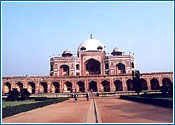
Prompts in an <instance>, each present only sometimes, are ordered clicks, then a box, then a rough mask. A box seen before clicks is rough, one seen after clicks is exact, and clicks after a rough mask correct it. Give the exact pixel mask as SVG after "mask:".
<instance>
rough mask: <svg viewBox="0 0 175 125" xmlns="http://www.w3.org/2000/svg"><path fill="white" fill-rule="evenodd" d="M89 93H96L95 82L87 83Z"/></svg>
mask: <svg viewBox="0 0 175 125" xmlns="http://www.w3.org/2000/svg"><path fill="white" fill-rule="evenodd" d="M89 91H93V92H97V82H95V81H91V82H90V83H89Z"/></svg>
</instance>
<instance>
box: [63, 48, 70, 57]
mask: <svg viewBox="0 0 175 125" xmlns="http://www.w3.org/2000/svg"><path fill="white" fill-rule="evenodd" d="M62 56H72V53H71V51H70V50H68V49H66V50H65V51H64V52H63V54H62Z"/></svg>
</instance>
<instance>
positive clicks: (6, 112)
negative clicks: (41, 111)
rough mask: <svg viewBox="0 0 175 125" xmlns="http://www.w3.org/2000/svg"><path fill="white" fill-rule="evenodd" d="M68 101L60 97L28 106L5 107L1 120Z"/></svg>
mask: <svg viewBox="0 0 175 125" xmlns="http://www.w3.org/2000/svg"><path fill="white" fill-rule="evenodd" d="M68 99H69V98H67V97H62V98H57V99H48V100H45V101H41V102H36V103H30V104H21V105H16V106H7V107H5V108H2V118H5V117H9V116H12V115H15V114H18V113H21V112H26V111H29V110H32V109H36V108H40V107H43V106H47V105H50V104H54V103H58V102H62V101H65V100H68Z"/></svg>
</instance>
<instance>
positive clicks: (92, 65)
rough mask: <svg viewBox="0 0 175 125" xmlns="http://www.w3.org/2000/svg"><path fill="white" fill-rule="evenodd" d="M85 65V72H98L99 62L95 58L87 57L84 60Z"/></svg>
mask: <svg viewBox="0 0 175 125" xmlns="http://www.w3.org/2000/svg"><path fill="white" fill-rule="evenodd" d="M85 65H86V74H89V75H93V74H100V73H101V68H100V62H99V61H97V60H95V59H89V60H87V61H86V62H85Z"/></svg>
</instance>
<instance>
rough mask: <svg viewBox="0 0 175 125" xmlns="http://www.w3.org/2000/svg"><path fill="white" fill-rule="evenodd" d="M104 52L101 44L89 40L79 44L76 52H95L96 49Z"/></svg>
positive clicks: (91, 39)
mask: <svg viewBox="0 0 175 125" xmlns="http://www.w3.org/2000/svg"><path fill="white" fill-rule="evenodd" d="M99 47H100V49H101V50H102V51H105V45H104V44H103V43H101V42H99V41H98V40H96V39H93V38H90V39H88V40H87V41H85V42H84V43H82V44H80V45H79V47H78V51H79V50H86V51H94V50H95V51H97V50H98V49H99Z"/></svg>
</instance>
